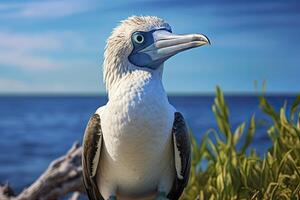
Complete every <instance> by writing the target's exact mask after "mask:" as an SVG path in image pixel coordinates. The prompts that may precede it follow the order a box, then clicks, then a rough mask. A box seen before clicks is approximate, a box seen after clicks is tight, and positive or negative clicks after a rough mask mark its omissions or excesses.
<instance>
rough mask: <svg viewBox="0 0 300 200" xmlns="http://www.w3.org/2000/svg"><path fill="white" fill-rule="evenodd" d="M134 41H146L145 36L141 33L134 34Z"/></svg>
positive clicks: (140, 42)
mask: <svg viewBox="0 0 300 200" xmlns="http://www.w3.org/2000/svg"><path fill="white" fill-rule="evenodd" d="M133 41H134V42H135V43H137V44H142V43H143V42H144V41H145V38H144V36H143V35H142V34H141V33H136V34H134V35H133Z"/></svg>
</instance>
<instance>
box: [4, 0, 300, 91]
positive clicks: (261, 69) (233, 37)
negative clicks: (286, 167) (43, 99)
mask: <svg viewBox="0 0 300 200" xmlns="http://www.w3.org/2000/svg"><path fill="white" fill-rule="evenodd" d="M131 15H157V16H159V17H162V18H164V19H165V20H166V21H168V22H169V24H170V25H171V26H172V29H173V32H174V33H178V34H184V33H204V34H205V35H207V36H208V37H209V38H210V40H211V42H212V45H211V46H204V47H200V48H198V49H193V50H190V51H186V52H183V53H181V54H178V55H176V56H175V57H173V58H171V59H170V60H168V61H167V62H166V64H165V72H164V84H165V88H166V90H167V91H168V92H170V93H206V92H213V91H214V88H215V86H216V85H220V86H221V87H222V88H223V90H225V91H227V92H254V91H255V89H254V81H258V83H261V82H262V81H263V80H266V82H267V91H269V92H278V93H279V92H287V93H294V92H299V91H300V84H299V83H298V82H299V77H300V37H299V36H300V20H299V19H300V3H299V2H298V1H296V0H295V1H294V0H288V1H270V0H253V1H245V0H244V1H238V0H229V1H221V0H217V1H209V0H186V1H183V0H181V1H180V0H161V1H158V0H122V1H121V0H114V1H112V0H110V1H108V0H102V1H101V0H99V1H92V0H78V1H75V0H53V1H50V0H48V1H33V0H31V1H11V0H7V1H6V0H2V1H1V2H0V93H26V94H27V93H28V94H29V93H78V94H91V93H92V94H102V93H104V92H105V89H104V85H103V82H102V66H101V65H102V59H103V57H102V55H103V49H104V45H105V40H106V38H107V37H108V36H109V35H110V32H111V30H112V28H113V27H115V26H116V25H117V24H118V22H119V21H120V20H122V19H124V18H127V17H128V16H131Z"/></svg>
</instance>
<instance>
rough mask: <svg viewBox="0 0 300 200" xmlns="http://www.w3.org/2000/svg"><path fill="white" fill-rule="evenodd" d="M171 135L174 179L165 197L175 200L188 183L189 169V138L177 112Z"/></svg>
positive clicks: (181, 118) (182, 119) (182, 120)
mask: <svg viewBox="0 0 300 200" xmlns="http://www.w3.org/2000/svg"><path fill="white" fill-rule="evenodd" d="M172 134H173V142H174V157H175V159H174V161H175V169H176V177H175V179H174V182H173V186H172V189H171V191H170V192H169V194H168V196H167V197H168V198H169V199H171V200H177V199H179V197H180V196H181V194H182V192H183V190H184V188H185V187H186V185H187V183H188V180H189V173H190V168H191V143H190V137H189V133H188V129H187V126H186V124H185V121H184V118H183V116H182V115H181V113H179V112H176V113H175V119H174V123H173V129H172Z"/></svg>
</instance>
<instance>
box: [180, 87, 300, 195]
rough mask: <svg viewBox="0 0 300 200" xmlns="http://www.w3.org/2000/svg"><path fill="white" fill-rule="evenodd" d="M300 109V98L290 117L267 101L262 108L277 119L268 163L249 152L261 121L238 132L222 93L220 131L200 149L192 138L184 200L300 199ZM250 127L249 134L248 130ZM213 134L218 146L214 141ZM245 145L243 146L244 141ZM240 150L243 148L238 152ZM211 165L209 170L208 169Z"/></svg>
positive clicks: (272, 128) (217, 104)
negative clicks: (232, 122)
mask: <svg viewBox="0 0 300 200" xmlns="http://www.w3.org/2000/svg"><path fill="white" fill-rule="evenodd" d="M299 104H300V96H298V97H297V98H296V100H295V102H294V104H293V105H292V107H291V110H290V111H289V113H290V114H289V116H288V117H287V116H286V106H283V107H282V108H281V110H280V112H279V113H277V112H276V111H275V110H274V109H273V107H272V106H271V105H270V104H269V102H268V101H267V99H266V98H265V97H264V96H261V97H260V107H261V109H262V110H263V111H264V113H266V114H267V115H268V116H269V117H270V118H271V119H272V125H270V127H268V131H267V134H268V135H269V137H270V139H271V141H272V146H271V147H270V148H269V150H268V151H267V152H266V153H265V156H264V157H263V158H261V157H259V156H257V155H256V153H255V151H254V150H253V149H249V144H251V142H252V138H253V134H254V132H255V117H254V115H253V116H252V118H251V120H250V122H249V123H248V125H246V123H242V124H240V125H239V126H238V128H237V129H236V130H232V127H231V125H230V121H229V109H228V107H227V105H226V103H225V100H224V96H223V93H222V91H221V90H220V88H219V87H217V90H216V98H215V102H214V105H213V107H212V110H213V112H214V114H215V118H216V121H217V124H218V129H219V130H218V131H217V130H213V129H211V130H208V131H207V132H206V134H205V135H204V137H203V139H202V140H201V143H200V144H197V142H196V141H195V139H194V138H193V137H192V148H193V151H192V152H193V155H192V168H191V174H190V181H189V184H188V186H187V188H186V189H185V191H184V194H183V195H182V197H181V199H182V200H194V199H200V200H234V199H252V200H261V199H264V200H269V199H295V200H299V199H300V114H299V112H297V108H298V106H299ZM246 127H247V128H246ZM210 134H213V137H214V139H215V140H214V141H215V142H213V141H212V140H211V139H210V138H211V137H208V136H209V135H210ZM243 134H246V135H245V140H244V141H243V143H242V144H240V143H241V142H242V141H241V136H242V135H243ZM237 144H240V145H239V146H241V148H238V147H237ZM203 162H206V164H207V166H203V164H201V163H203Z"/></svg>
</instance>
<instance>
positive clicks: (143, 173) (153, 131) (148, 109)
mask: <svg viewBox="0 0 300 200" xmlns="http://www.w3.org/2000/svg"><path fill="white" fill-rule="evenodd" d="M136 76H137V77H134V80H136V81H137V82H134V81H132V78H133V77H132V76H131V77H130V79H131V80H130V81H128V82H126V81H124V82H123V85H122V87H119V88H118V89H117V90H116V91H115V93H114V94H113V96H110V100H109V102H108V103H107V105H106V106H105V108H104V109H102V110H101V114H100V116H101V126H102V130H103V135H104V143H105V149H104V151H103V154H102V155H103V156H101V161H100V169H101V173H100V175H99V181H100V182H102V185H106V184H107V183H109V184H111V183H112V182H113V183H115V185H116V186H115V187H117V190H118V191H119V192H120V193H124V194H126V195H127V194H129V195H130V194H134V195H138V194H139V193H141V194H143V193H147V192H151V191H153V190H155V189H156V187H157V186H158V184H159V181H160V179H161V176H162V174H163V173H166V171H168V173H169V175H170V176H173V174H174V173H173V171H172V170H173V168H172V167H173V165H172V163H174V161H173V149H172V148H173V147H172V137H171V129H172V125H173V120H174V111H175V110H174V108H173V107H172V106H171V105H170V104H169V102H168V99H167V96H166V94H165V91H164V89H163V87H162V84H161V82H160V81H159V80H156V79H155V77H153V76H148V74H137V75H136ZM140 76H142V77H140ZM125 83H127V84H125ZM104 152H105V153H104ZM168 173H167V174H168ZM171 180H172V178H171ZM100 185H101V183H100ZM103 187H104V186H103ZM100 188H101V186H100ZM102 189H103V188H102ZM103 192H105V189H103Z"/></svg>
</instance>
